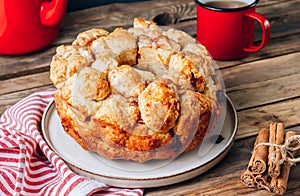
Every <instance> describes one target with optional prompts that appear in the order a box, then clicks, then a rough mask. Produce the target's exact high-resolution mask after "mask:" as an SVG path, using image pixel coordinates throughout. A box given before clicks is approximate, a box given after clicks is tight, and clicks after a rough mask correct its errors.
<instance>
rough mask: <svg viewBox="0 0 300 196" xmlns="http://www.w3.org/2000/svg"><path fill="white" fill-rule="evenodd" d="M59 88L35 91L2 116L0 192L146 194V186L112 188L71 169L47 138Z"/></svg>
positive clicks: (0, 125) (21, 193) (13, 193)
mask: <svg viewBox="0 0 300 196" xmlns="http://www.w3.org/2000/svg"><path fill="white" fill-rule="evenodd" d="M54 92H55V89H49V90H46V91H42V92H38V93H34V94H32V95H30V96H28V97H26V98H24V99H23V100H21V101H19V102H18V103H17V104H15V105H14V106H12V107H11V108H9V109H7V110H6V111H5V112H4V113H3V114H2V116H1V118H0V195H79V196H81V195H83V196H84V195H92V194H93V193H97V195H135V196H139V195H143V190H142V189H123V188H116V187H109V186H107V185H106V184H104V183H101V182H98V181H95V180H91V179H89V178H86V177H82V176H79V175H77V174H75V173H74V172H73V171H71V170H70V169H69V167H68V166H67V165H66V164H65V163H64V162H63V160H62V159H61V158H60V157H59V156H58V155H57V154H55V153H54V152H53V151H52V150H51V149H50V148H49V147H48V145H47V143H46V142H45V141H44V139H43V137H42V135H41V132H40V128H39V127H40V122H41V118H42V115H43V111H44V110H45V108H46V107H47V105H48V103H49V102H50V101H51V100H53V94H54Z"/></svg>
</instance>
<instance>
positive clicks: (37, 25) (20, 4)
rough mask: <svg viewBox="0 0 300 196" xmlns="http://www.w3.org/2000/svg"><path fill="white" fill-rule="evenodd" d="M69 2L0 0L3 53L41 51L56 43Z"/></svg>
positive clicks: (0, 35)
mask: <svg viewBox="0 0 300 196" xmlns="http://www.w3.org/2000/svg"><path fill="white" fill-rule="evenodd" d="M67 2H68V1H67V0H0V54H7V55H17V54H25V53H29V52H33V51H36V50H39V49H42V48H44V47H46V46H47V45H49V44H50V43H51V42H53V41H54V40H55V38H56V37H57V35H58V32H59V23H60V22H61V21H62V20H63V18H64V16H65V13H66V8H67Z"/></svg>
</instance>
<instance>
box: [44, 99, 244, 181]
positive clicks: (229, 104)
mask: <svg viewBox="0 0 300 196" xmlns="http://www.w3.org/2000/svg"><path fill="white" fill-rule="evenodd" d="M225 97H226V101H227V107H230V110H231V112H232V115H233V118H234V125H233V130H232V134H231V136H230V138H229V140H228V142H227V143H226V144H225V146H224V147H223V148H222V149H221V150H220V151H219V152H218V153H216V154H215V155H214V156H213V157H212V158H211V159H210V160H208V161H207V162H205V163H203V164H200V165H197V166H196V167H193V168H190V169H188V170H185V171H182V172H179V173H175V174H171V175H164V176H158V177H148V178H140V177H139V178H127V177H120V176H115V175H105V174H100V173H96V172H93V171H89V170H86V169H84V168H80V167H79V166H77V165H75V164H74V163H72V162H71V161H69V160H66V158H64V157H63V156H62V155H61V153H60V152H58V150H56V148H55V147H54V146H53V144H52V142H51V141H50V139H49V138H48V135H47V133H46V132H47V131H46V120H47V119H48V117H49V113H52V112H53V111H54V110H55V101H54V99H53V100H51V101H50V102H49V103H48V105H47V107H46V108H45V110H44V112H43V116H42V122H41V128H42V135H43V138H44V139H45V141H46V143H47V145H48V146H49V148H50V149H51V150H52V151H54V152H55V153H56V154H57V155H58V156H59V157H60V158H61V159H62V160H63V161H64V162H65V163H66V164H67V165H68V166H69V167H70V168H71V169H74V168H75V169H76V170H80V171H82V172H85V173H88V174H89V175H95V176H97V177H100V178H107V179H110V180H121V181H124V182H128V181H130V182H132V181H134V182H151V181H153V180H165V179H166V180H167V179H172V178H176V177H179V176H183V175H185V174H187V173H194V172H197V170H201V168H202V167H204V166H206V165H209V164H212V162H214V161H215V160H216V159H217V158H220V157H221V158H220V160H219V161H221V160H222V159H223V158H224V157H225V156H226V154H227V153H228V152H229V150H230V148H231V147H232V145H233V143H234V138H235V136H236V132H237V128H238V117H237V111H236V109H235V107H234V105H233V103H232V101H231V100H230V98H229V97H228V96H227V94H225ZM219 161H217V163H218V162H219ZM217 163H215V164H217ZM212 167H213V166H212ZM210 168H211V167H210ZM210 168H208V169H206V170H205V171H203V172H201V173H199V174H196V175H200V174H202V173H204V172H206V171H207V170H209V169H210ZM76 173H77V172H76ZM79 175H81V174H79ZM196 175H191V177H190V178H192V177H195V176H196ZM190 178H188V179H190ZM184 180H187V179H185V178H184V179H182V180H181V181H184ZM177 182H180V181H177ZM169 184H170V183H169ZM169 184H162V185H161V186H164V185H169ZM126 187H129V186H126ZM135 187H136V186H135ZM142 187H153V186H142Z"/></svg>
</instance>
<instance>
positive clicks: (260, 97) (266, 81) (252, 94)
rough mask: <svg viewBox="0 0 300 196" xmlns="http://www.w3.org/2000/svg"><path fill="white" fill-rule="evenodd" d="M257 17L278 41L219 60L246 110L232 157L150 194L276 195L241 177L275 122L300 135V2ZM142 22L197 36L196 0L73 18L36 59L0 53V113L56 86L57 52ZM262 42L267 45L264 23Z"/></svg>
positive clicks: (264, 5) (269, 1) (275, 2)
mask: <svg viewBox="0 0 300 196" xmlns="http://www.w3.org/2000/svg"><path fill="white" fill-rule="evenodd" d="M257 12H258V13H261V14H263V15H265V16H266V17H267V18H268V19H269V21H270V23H271V41H270V43H269V44H268V45H267V46H266V47H265V48H264V49H262V50H261V51H260V52H258V53H255V54H251V55H250V56H248V57H247V58H244V59H241V60H236V61H217V65H218V66H219V68H220V69H221V72H222V74H223V78H224V82H225V85H226V91H227V94H228V96H229V97H230V99H231V100H232V102H233V103H234V105H235V108H236V110H237V112H238V120H239V125H238V132H237V135H236V142H235V145H234V147H233V149H232V150H231V151H230V153H229V154H228V156H226V158H225V159H224V160H223V161H222V162H221V163H219V164H218V165H217V166H216V167H214V168H213V169H211V170H210V171H209V172H207V173H206V174H205V175H200V176H199V177H196V178H193V179H191V180H189V181H187V182H185V183H184V184H181V185H172V186H167V187H162V188H155V189H154V188H153V189H147V190H146V195H201V194H204V195H217V194H221V193H222V194H227V193H228V194H229V195H252V194H255V195H270V194H269V193H267V192H266V191H262V190H261V191H257V190H255V189H250V188H244V186H243V185H241V183H239V176H240V175H241V173H242V171H243V170H244V169H245V168H246V165H247V163H246V162H247V160H249V158H250V156H251V151H252V148H253V143H254V140H255V137H253V136H255V135H256V134H257V132H258V130H259V129H260V128H263V127H268V126H269V123H270V121H282V122H284V124H285V127H286V129H289V130H290V129H292V130H296V131H298V133H300V132H299V129H300V82H299V80H300V0H289V1H286V0H261V1H260V2H259V4H258V6H257ZM134 17H143V18H145V19H148V20H154V21H155V22H157V23H158V24H160V25H168V26H171V27H174V28H177V29H181V30H184V31H185V32H187V33H189V34H190V35H192V36H193V37H195V36H196V5H195V3H194V2H193V1H192V0H186V1H183V0H163V1H145V2H135V3H127V4H122V3H116V4H109V5H104V6H99V7H94V8H90V9H85V10H81V11H76V12H69V13H67V15H66V17H65V19H64V21H63V23H62V24H61V30H60V35H59V37H58V38H57V40H56V41H55V42H53V43H52V44H51V45H50V46H48V47H47V48H45V49H43V50H41V51H39V52H36V53H32V54H28V55H19V56H4V55H0V70H1V73H0V89H1V91H0V114H1V113H3V112H4V110H5V109H7V108H8V107H10V106H11V105H13V104H15V103H16V102H17V101H18V100H20V99H22V98H23V97H25V96H27V95H29V94H31V93H33V92H36V91H40V90H43V89H48V88H52V87H53V85H52V84H51V82H50V80H49V64H50V61H51V57H52V56H53V54H54V53H55V49H56V47H57V46H58V45H61V44H70V43H71V42H72V41H73V40H74V39H75V37H76V35H77V34H78V33H79V32H82V31H84V30H87V29H91V28H105V29H107V30H109V31H112V30H113V29H114V28H116V27H125V28H127V27H130V26H132V21H133V18H134ZM256 32H257V33H256V35H255V40H256V42H259V41H260V30H259V25H257V24H256ZM251 136H252V137H251ZM291 172H292V174H291V176H290V181H292V183H289V186H288V192H287V195H299V194H300V193H299V192H300V188H299V187H300V167H298V166H297V167H293V168H292V171H291Z"/></svg>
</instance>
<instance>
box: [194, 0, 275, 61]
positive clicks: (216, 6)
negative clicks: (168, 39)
mask: <svg viewBox="0 0 300 196" xmlns="http://www.w3.org/2000/svg"><path fill="white" fill-rule="evenodd" d="M258 2H259V0H227V1H226V0H195V3H196V4H197V37H196V38H197V40H198V41H199V42H200V43H201V44H203V45H204V46H205V47H206V48H207V50H208V51H209V53H210V54H211V56H212V57H213V58H214V59H216V60H235V59H240V58H243V57H246V56H247V55H249V54H250V53H253V52H258V51H259V50H260V49H262V48H263V47H264V46H265V45H267V44H268V42H269V40H270V23H269V21H268V20H267V19H266V18H265V17H264V16H263V15H261V14H258V13H256V12H255V7H256V5H257V3H258ZM255 21H257V22H258V23H259V24H260V27H261V29H262V38H261V42H260V44H259V45H254V43H253V41H254V22H255Z"/></svg>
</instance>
